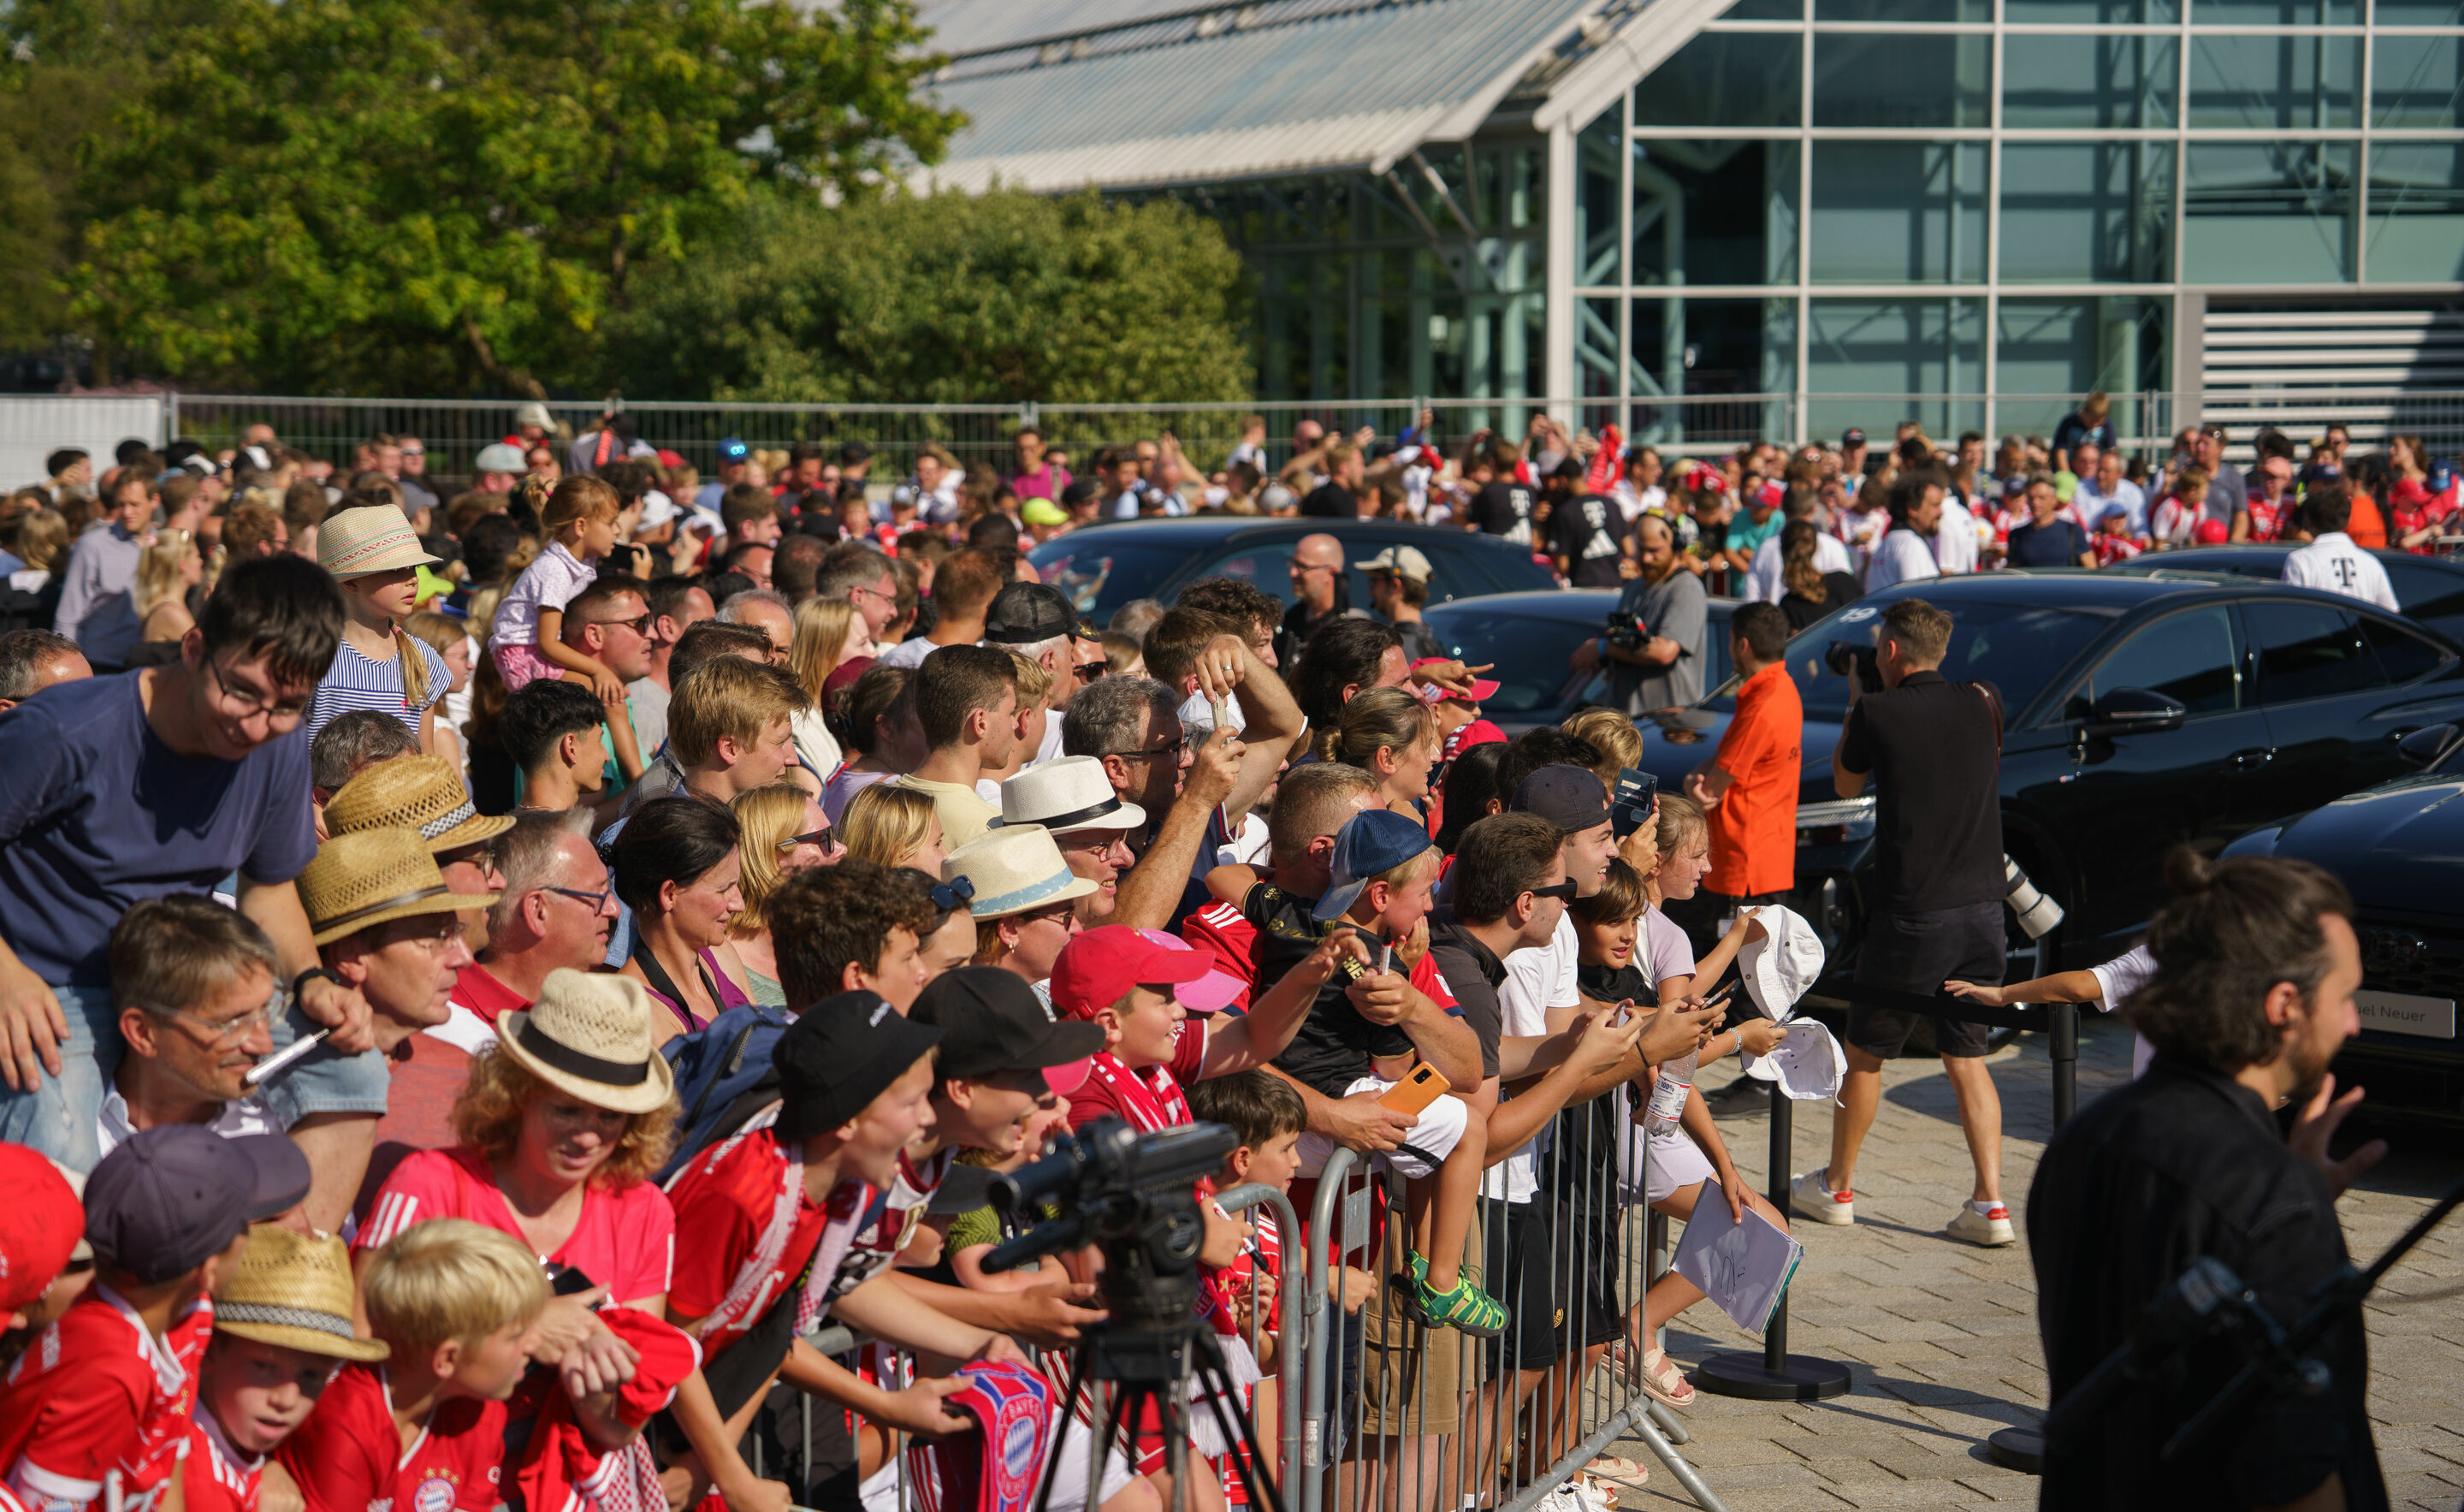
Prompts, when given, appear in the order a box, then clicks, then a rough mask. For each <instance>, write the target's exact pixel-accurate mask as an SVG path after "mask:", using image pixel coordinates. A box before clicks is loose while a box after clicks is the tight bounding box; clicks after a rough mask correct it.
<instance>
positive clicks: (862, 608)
mask: <svg viewBox="0 0 2464 1512" xmlns="http://www.w3.org/2000/svg"><path fill="white" fill-rule="evenodd" d="M813 595H814V596H815V597H816V598H843V599H846V600H847V602H849V603H851V604H853V605H854V606H855V611H856V612H857V613H859V614H862V615H863V616H864V633H865V634H866V636H867V637H868V638H869V639H871V640H875V641H877V640H879V639H880V638H881V633H882V632H883V631H884V630H887V629H888V628H889V627H890V622H891V620H893V619H896V618H897V617H898V573H897V571H896V569H894V568H893V567H891V565H890V558H888V557H886V556H883V555H882V554H881V553H880V552H879V551H877V550H875V549H873V547H871V546H870V545H866V544H864V543H862V542H855V541H848V542H843V543H841V544H840V545H837V546H836V547H834V548H832V550H831V551H830V554H829V555H827V556H825V557H824V558H822V569H821V570H820V571H819V572H816V573H814V574H813Z"/></svg>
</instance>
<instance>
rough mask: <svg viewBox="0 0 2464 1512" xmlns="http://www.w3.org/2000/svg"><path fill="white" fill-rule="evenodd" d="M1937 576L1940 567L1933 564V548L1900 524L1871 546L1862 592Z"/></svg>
mask: <svg viewBox="0 0 2464 1512" xmlns="http://www.w3.org/2000/svg"><path fill="white" fill-rule="evenodd" d="M1940 576H1942V569H1941V568H1940V567H1936V566H1934V561H1933V548H1932V547H1931V546H1930V545H1926V544H1925V537H1923V536H1921V535H1918V534H1917V533H1916V532H1915V531H1913V530H1910V529H1907V528H1906V527H1904V526H1903V527H1901V528H1898V529H1895V530H1893V531H1891V532H1890V533H1889V534H1888V535H1886V536H1884V537H1882V540H1881V545H1877V546H1876V547H1875V548H1874V556H1873V559H1872V560H1871V561H1869V562H1867V563H1866V564H1865V591H1866V592H1868V593H1871V592H1874V591H1875V590H1877V589H1886V588H1889V587H1890V586H1891V585H1892V584H1894V583H1915V582H1920V581H1922V580H1924V579H1925V578H1929V577H1940Z"/></svg>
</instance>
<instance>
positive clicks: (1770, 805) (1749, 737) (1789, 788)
mask: <svg viewBox="0 0 2464 1512" xmlns="http://www.w3.org/2000/svg"><path fill="white" fill-rule="evenodd" d="M1804 736H1805V704H1804V701H1803V700H1800V699H1799V698H1798V697H1797V695H1796V684H1795V683H1793V682H1792V681H1790V680H1789V677H1788V668H1787V666H1786V665H1785V664H1783V663H1780V662H1773V663H1772V664H1771V665H1770V666H1768V667H1765V668H1764V669H1763V670H1762V671H1760V672H1757V673H1755V674H1754V675H1753V676H1752V677H1750V678H1747V679H1746V680H1745V682H1744V684H1743V685H1742V686H1740V687H1739V688H1738V689H1737V712H1736V716H1735V717H1734V718H1733V719H1731V720H1729V721H1728V731H1727V734H1725V735H1723V736H1721V737H1720V753H1719V755H1717V756H1715V757H1713V758H1712V765H1714V766H1716V767H1719V768H1720V769H1721V770H1722V771H1724V772H1727V774H1728V776H1729V778H1730V782H1729V784H1728V790H1727V793H1726V794H1725V795H1724V796H1723V797H1722V798H1721V799H1720V806H1719V807H1718V808H1716V809H1713V810H1712V811H1711V814H1710V823H1711V872H1710V875H1709V876H1707V877H1705V878H1704V879H1703V885H1704V886H1705V887H1707V888H1709V889H1710V890H1711V891H1713V892H1715V893H1723V894H1726V895H1727V896H1728V897H1731V898H1743V897H1747V896H1749V895H1750V894H1755V893H1782V892H1786V891H1788V890H1789V889H1790V888H1792V887H1793V886H1795V885H1796V790H1797V787H1798V784H1799V783H1800V782H1801V780H1802V776H1801V767H1803V765H1804V756H1803V749H1802V747H1803V744H1804Z"/></svg>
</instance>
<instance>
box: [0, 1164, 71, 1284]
mask: <svg viewBox="0 0 2464 1512" xmlns="http://www.w3.org/2000/svg"><path fill="white" fill-rule="evenodd" d="M0 1191H6V1192H8V1193H9V1200H8V1201H7V1202H5V1203H0V1319H5V1318H6V1316H7V1315H8V1314H10V1313H14V1312H22V1311H23V1310H25V1309H26V1308H28V1307H31V1306H33V1304H34V1303H35V1302H36V1301H40V1300H41V1298H42V1295H43V1293H44V1292H46V1291H48V1290H50V1289H51V1284H52V1282H53V1281H54V1280H55V1279H57V1278H58V1276H59V1274H60V1267H62V1266H64V1265H66V1264H68V1262H69V1255H70V1252H72V1251H74V1250H75V1249H76V1248H77V1241H78V1240H80V1239H82V1238H84V1237H85V1205H84V1204H83V1203H80V1202H79V1201H77V1192H76V1191H75V1190H72V1189H71V1188H70V1186H69V1183H68V1178H67V1177H65V1176H63V1175H61V1174H60V1173H59V1170H58V1169H57V1168H56V1167H54V1166H53V1165H52V1163H51V1162H50V1161H48V1160H45V1159H44V1158H43V1157H42V1156H40V1155H37V1154H35V1153H34V1152H33V1150H31V1149H28V1148H27V1147H26V1146H25V1145H0Z"/></svg>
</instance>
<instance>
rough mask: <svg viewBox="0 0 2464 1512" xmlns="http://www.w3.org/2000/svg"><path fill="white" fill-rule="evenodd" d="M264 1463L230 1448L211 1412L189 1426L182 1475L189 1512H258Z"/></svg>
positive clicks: (181, 1485) (201, 1415)
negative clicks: (258, 1496) (259, 1483)
mask: <svg viewBox="0 0 2464 1512" xmlns="http://www.w3.org/2000/svg"><path fill="white" fill-rule="evenodd" d="M264 1469H265V1461H264V1459H262V1458H260V1457H259V1456H254V1455H244V1454H242V1453H240V1452H239V1451H238V1450H237V1449H234V1448H232V1447H231V1440H230V1439H228V1438H225V1437H224V1436H223V1434H222V1428H221V1425H220V1424H218V1423H216V1422H215V1421H214V1419H213V1415H212V1414H211V1413H209V1412H199V1413H198V1414H197V1416H196V1421H195V1422H193V1423H191V1424H190V1425H189V1427H188V1457H187V1462H186V1464H185V1466H184V1467H183V1469H182V1470H181V1473H180V1494H181V1496H182V1497H184V1498H186V1499H187V1512H256V1485H257V1479H258V1478H259V1476H260V1475H261V1474H262V1473H263V1471H264Z"/></svg>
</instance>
